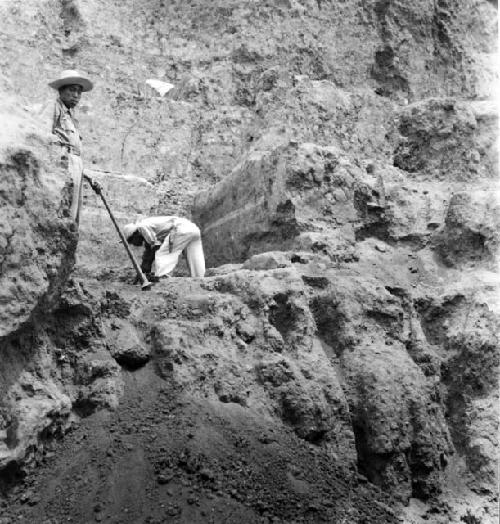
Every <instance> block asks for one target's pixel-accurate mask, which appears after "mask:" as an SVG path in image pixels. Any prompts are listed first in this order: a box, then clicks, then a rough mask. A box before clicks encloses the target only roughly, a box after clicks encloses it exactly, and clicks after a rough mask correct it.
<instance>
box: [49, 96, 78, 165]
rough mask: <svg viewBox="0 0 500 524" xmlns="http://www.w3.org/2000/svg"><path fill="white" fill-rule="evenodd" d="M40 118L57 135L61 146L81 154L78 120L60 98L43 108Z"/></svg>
mask: <svg viewBox="0 0 500 524" xmlns="http://www.w3.org/2000/svg"><path fill="white" fill-rule="evenodd" d="M41 118H42V119H43V120H44V121H46V122H47V126H50V131H51V132H52V133H53V134H54V135H56V136H57V138H58V139H59V141H60V143H61V145H62V146H65V147H66V148H67V149H68V151H69V152H70V153H73V154H75V155H81V152H82V144H81V136H80V133H79V131H78V122H77V120H76V119H75V117H74V116H73V115H72V113H71V111H70V110H69V109H68V108H67V107H66V106H65V105H64V103H63V102H62V101H61V99H60V98H58V99H57V100H55V101H54V102H51V103H49V104H47V105H46V106H45V107H44V108H43V110H42V112H41Z"/></svg>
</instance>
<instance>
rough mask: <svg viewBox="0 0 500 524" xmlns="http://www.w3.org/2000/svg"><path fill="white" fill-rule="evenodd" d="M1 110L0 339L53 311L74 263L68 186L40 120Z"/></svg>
mask: <svg viewBox="0 0 500 524" xmlns="http://www.w3.org/2000/svg"><path fill="white" fill-rule="evenodd" d="M16 106H17V101H16V100H15V99H13V98H4V99H3V100H2V104H1V106H0V116H1V119H2V131H1V134H0V188H1V189H0V199H1V207H2V221H1V222H2V225H1V231H0V302H1V303H2V308H1V310H0V339H1V338H3V337H6V336H7V335H9V334H11V333H13V332H15V331H16V330H18V329H19V328H20V327H21V326H22V325H23V324H25V323H26V322H27V321H28V320H29V319H30V318H31V317H32V316H33V315H34V314H35V313H36V312H37V311H38V312H41V311H44V312H46V311H47V310H49V309H50V308H51V307H54V305H55V303H56V302H57V299H58V296H59V294H60V292H61V290H62V288H63V286H64V284H65V281H66V279H67V277H68V275H69V272H70V271H71V268H72V265H73V262H74V252H75V249H76V230H75V228H74V226H73V224H72V223H71V220H70V218H69V215H68V211H67V210H68V209H69V204H68V202H69V201H68V198H69V184H68V182H67V177H66V176H65V175H64V173H63V172H62V170H61V169H60V168H59V167H58V163H57V160H56V155H55V154H54V156H53V157H52V158H50V157H49V155H50V152H48V144H49V138H48V137H47V136H44V135H41V134H40V132H39V130H38V126H37V122H36V120H33V119H31V118H30V117H29V116H28V115H27V114H26V113H24V112H23V111H22V110H20V109H16Z"/></svg>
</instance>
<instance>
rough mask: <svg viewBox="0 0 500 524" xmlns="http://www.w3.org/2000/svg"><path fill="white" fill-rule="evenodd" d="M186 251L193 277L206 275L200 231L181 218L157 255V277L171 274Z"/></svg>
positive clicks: (153, 270)
mask: <svg viewBox="0 0 500 524" xmlns="http://www.w3.org/2000/svg"><path fill="white" fill-rule="evenodd" d="M184 249H185V250H186V255H187V261H188V265H189V271H190V272H191V276H192V277H203V276H204V275H205V255H204V254H203V246H202V244H201V235H200V230H199V229H198V226H197V225H196V224H193V222H191V221H189V220H187V219H186V218H179V219H178V221H177V223H176V225H175V226H174V228H173V229H172V231H171V232H170V234H169V235H168V236H167V237H166V238H165V240H164V241H163V243H162V245H161V246H160V249H158V251H157V252H156V254H155V261H154V263H153V267H152V268H151V270H152V272H153V273H154V274H155V276H157V277H163V276H165V275H168V274H169V273H171V272H172V271H173V270H174V268H175V266H176V265H177V262H178V261H179V256H180V254H181V253H182V251H183V250H184Z"/></svg>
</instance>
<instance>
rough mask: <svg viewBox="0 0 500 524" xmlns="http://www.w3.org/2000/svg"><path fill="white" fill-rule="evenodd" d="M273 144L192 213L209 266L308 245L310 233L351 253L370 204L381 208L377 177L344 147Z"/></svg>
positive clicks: (202, 197) (197, 201)
mask: <svg viewBox="0 0 500 524" xmlns="http://www.w3.org/2000/svg"><path fill="white" fill-rule="evenodd" d="M271 142H272V138H270V137H269V139H268V141H267V142H264V144H263V149H262V150H260V149H259V147H257V148H256V150H255V151H253V152H252V153H251V154H249V155H248V157H247V158H246V159H245V160H244V161H243V162H242V163H241V164H240V165H239V166H237V167H236V168H235V170H234V171H233V173H232V174H231V175H230V176H228V177H227V178H226V179H225V180H223V181H222V182H220V183H219V184H217V185H216V186H214V187H213V188H212V189H209V190H207V191H205V192H203V193H200V194H198V195H197V196H196V198H195V201H194V204H193V209H192V215H193V219H194V221H195V222H196V223H197V224H199V225H200V226H201V228H202V232H203V242H204V245H205V247H206V251H207V253H208V264H209V265H218V264H222V263H227V262H231V263H233V262H242V261H243V260H244V259H245V258H247V257H249V256H251V255H252V254H254V253H257V252H259V251H266V250H269V249H271V248H273V249H276V248H281V249H290V248H292V247H296V248H298V249H300V248H304V249H305V250H307V249H310V248H311V245H310V244H311V243H313V242H314V240H311V235H310V234H311V233H316V234H317V236H318V237H321V236H322V237H323V241H324V242H326V244H329V246H328V248H327V251H328V254H331V255H332V256H334V255H335V253H336V252H338V253H340V252H342V254H343V255H344V256H345V255H346V253H345V251H346V248H347V251H348V247H349V244H352V242H353V241H354V230H355V228H356V227H360V224H361V223H362V219H363V217H362V214H363V213H365V214H366V215H369V214H370V213H371V212H372V209H371V208H369V206H368V207H367V204H372V205H373V206H374V207H377V208H378V207H379V206H378V205H377V197H376V195H377V192H376V190H375V189H374V188H372V187H370V185H369V184H368V178H370V177H368V176H367V175H366V172H365V171H364V169H362V168H360V167H359V166H357V165H356V164H355V163H354V162H353V161H351V160H349V158H348V157H347V155H346V154H345V153H343V152H342V151H340V150H338V149H337V148H335V147H322V146H318V145H315V144H307V143H306V144H297V143H295V142H292V143H285V144H283V145H282V146H278V147H276V146H273V145H271ZM268 144H269V146H268ZM363 175H365V176H366V178H363ZM365 180H366V181H365ZM332 226H335V228H333V227H332ZM332 229H335V230H332ZM303 234H305V236H304V235H303ZM325 239H326V240H325Z"/></svg>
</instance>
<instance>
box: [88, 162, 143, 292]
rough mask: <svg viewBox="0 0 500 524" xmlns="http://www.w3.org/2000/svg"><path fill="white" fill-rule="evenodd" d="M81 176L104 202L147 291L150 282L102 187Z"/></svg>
mask: <svg viewBox="0 0 500 524" xmlns="http://www.w3.org/2000/svg"><path fill="white" fill-rule="evenodd" d="M83 176H84V178H85V180H87V182H88V183H89V184H90V187H91V188H92V189H93V190H94V191H95V192H96V193H97V194H98V195H99V196H100V197H101V200H102V203H103V204H104V207H105V208H106V210H107V212H108V213H109V217H110V218H111V221H112V222H113V225H114V226H115V228H116V231H117V232H118V235H119V237H120V240H121V241H122V243H123V245H124V247H125V249H126V251H127V255H128V256H129V257H130V260H131V262H132V265H133V266H134V269H135V271H136V273H137V276H138V277H139V280H140V281H141V288H142V290H143V291H147V290H148V289H150V288H151V286H152V283H151V282H150V281H149V280H148V279H147V278H146V275H145V274H144V273H143V272H142V270H141V267H140V266H139V264H138V262H137V259H136V258H135V256H134V254H133V253H132V251H131V249H130V247H129V245H128V242H127V239H126V238H125V235H124V234H123V231H122V230H121V227H120V226H119V225H118V222H117V221H116V219H115V217H114V215H113V212H112V211H111V209H110V207H109V204H108V203H107V202H106V198H104V194H103V192H102V187H101V185H100V184H99V183H98V182H95V181H94V180H93V179H92V178H90V177H89V176H88V175H86V174H85V172H84V173H83Z"/></svg>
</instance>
